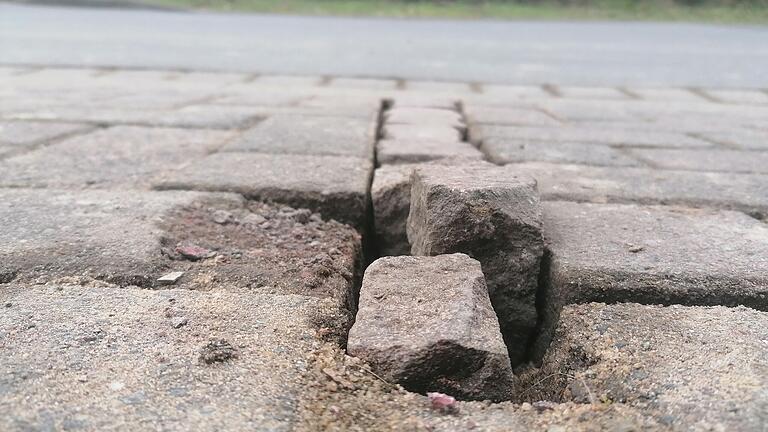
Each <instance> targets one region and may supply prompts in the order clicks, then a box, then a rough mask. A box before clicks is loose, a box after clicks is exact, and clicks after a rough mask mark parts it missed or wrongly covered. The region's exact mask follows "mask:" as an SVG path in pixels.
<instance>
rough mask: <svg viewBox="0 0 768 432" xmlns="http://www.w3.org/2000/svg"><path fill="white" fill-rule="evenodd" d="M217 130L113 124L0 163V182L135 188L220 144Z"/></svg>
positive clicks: (222, 133) (223, 138) (222, 138)
mask: <svg viewBox="0 0 768 432" xmlns="http://www.w3.org/2000/svg"><path fill="white" fill-rule="evenodd" d="M232 136H233V135H232V133H230V132H225V131H217V130H189V129H178V128H154V127H152V128H149V127H138V126H115V127H110V128H107V129H102V130H98V131H95V132H92V133H89V134H87V135H80V136H75V137H71V138H68V139H66V140H64V141H61V142H58V143H56V144H54V145H50V146H46V147H44V148H41V149H38V150H36V151H33V152H30V153H26V154H24V155H20V156H16V157H12V158H9V159H6V160H4V161H2V162H0V170H2V171H3V176H2V177H0V185H2V186H13V187H89V188H93V187H98V188H105V187H139V188H146V187H148V186H149V181H150V179H151V177H152V176H154V175H158V174H160V173H166V172H172V171H174V170H176V169H178V168H179V167H180V166H183V164H184V163H187V162H189V161H191V160H194V159H196V158H202V157H204V156H205V155H207V154H208V153H210V152H211V151H214V150H216V149H217V148H219V147H220V146H222V145H223V144H224V143H225V142H226V141H227V140H228V139H230V138H232Z"/></svg>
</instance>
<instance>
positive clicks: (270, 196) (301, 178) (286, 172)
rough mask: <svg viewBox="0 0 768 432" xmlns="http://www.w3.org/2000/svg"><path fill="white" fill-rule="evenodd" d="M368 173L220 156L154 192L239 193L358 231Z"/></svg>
mask: <svg viewBox="0 0 768 432" xmlns="http://www.w3.org/2000/svg"><path fill="white" fill-rule="evenodd" d="M372 171H373V166H372V163H371V161H369V160H366V159H362V158H354V157H341V156H306V155H271V154H260V153H235V152H223V153H216V154H212V155H210V156H208V157H206V158H204V159H201V160H198V161H196V162H194V163H192V164H190V165H188V166H186V167H184V168H182V169H180V170H178V171H176V172H173V173H170V174H168V175H164V176H162V177H160V178H158V179H157V180H156V181H155V187H156V188H157V189H161V190H163V189H184V190H204V191H223V192H237V193H240V194H243V195H245V196H246V197H248V198H252V199H259V200H267V201H274V202H277V203H282V204H287V205H290V206H292V207H297V208H308V209H311V210H313V211H317V212H319V213H321V214H322V215H323V216H324V217H326V218H334V219H337V220H339V221H341V222H345V223H350V224H352V225H355V226H356V227H362V226H363V225H364V221H365V212H366V208H367V200H368V185H369V181H370V177H371V175H372Z"/></svg>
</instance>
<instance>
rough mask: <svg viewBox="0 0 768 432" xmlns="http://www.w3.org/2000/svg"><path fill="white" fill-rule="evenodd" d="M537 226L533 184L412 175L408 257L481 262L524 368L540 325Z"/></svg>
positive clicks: (471, 175)
mask: <svg viewBox="0 0 768 432" xmlns="http://www.w3.org/2000/svg"><path fill="white" fill-rule="evenodd" d="M541 223H542V222H541V206H540V204H539V195H538V192H537V191H536V181H535V180H534V179H533V178H531V177H527V176H525V175H517V174H513V173H512V172H510V171H508V170H505V169H504V168H485V167H477V166H475V167H455V166H451V167H447V166H424V167H419V168H418V169H416V170H414V172H413V175H412V188H411V208H410V213H409V215H408V225H407V232H408V240H409V242H410V243H411V252H412V253H413V254H414V255H440V254H445V253H454V252H461V253H466V254H468V255H469V256H471V257H473V258H475V259H477V260H478V261H480V263H482V266H483V273H485V276H486V280H487V282H488V290H489V292H490V296H491V301H492V302H493V306H494V308H495V309H496V311H497V313H498V315H499V321H500V322H501V329H502V333H503V334H504V340H505V342H506V343H507V346H508V347H509V351H510V356H511V358H512V363H513V364H517V363H519V362H520V361H522V359H523V354H524V352H525V350H526V348H527V345H528V344H529V342H530V341H531V337H532V335H533V329H534V326H535V324H536V319H537V314H536V308H535V301H536V288H537V280H538V275H539V266H540V263H541V256H542V253H543V249H544V247H543V240H542V234H541Z"/></svg>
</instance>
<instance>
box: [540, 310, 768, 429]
mask: <svg viewBox="0 0 768 432" xmlns="http://www.w3.org/2000/svg"><path fill="white" fill-rule="evenodd" d="M766 333H768V313H766V312H758V311H755V310H752V309H748V308H744V307H737V308H725V307H679V306H677V307H675V306H673V307H661V306H643V305H637V304H614V305H605V304H600V303H590V304H584V305H573V306H569V307H567V308H565V309H564V310H563V314H562V316H561V320H560V324H559V325H558V329H557V332H556V339H555V342H554V343H553V345H552V347H551V348H550V351H549V352H548V354H547V358H546V359H545V367H547V369H548V370H549V371H554V374H553V375H552V376H551V377H550V378H549V380H555V381H556V383H554V384H553V385H552V387H554V388H557V387H560V388H561V389H562V390H561V394H560V397H561V398H562V399H564V400H574V401H578V402H590V401H593V400H596V401H604V402H606V403H618V404H622V403H623V404H625V405H629V406H632V407H634V408H636V409H639V410H641V412H643V413H645V414H646V415H649V416H651V417H653V418H655V419H656V420H657V421H658V422H659V423H660V424H662V425H666V427H667V428H670V429H671V430H761V429H764V427H765V425H766V424H768V391H766V388H768V373H766V371H768V361H767V360H766V359H768V345H766V343H765V335H766Z"/></svg>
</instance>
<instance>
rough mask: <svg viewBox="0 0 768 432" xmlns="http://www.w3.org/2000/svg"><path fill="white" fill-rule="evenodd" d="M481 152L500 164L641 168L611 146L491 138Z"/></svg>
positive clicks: (484, 142) (481, 148) (485, 141)
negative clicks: (519, 163) (554, 163)
mask: <svg viewBox="0 0 768 432" xmlns="http://www.w3.org/2000/svg"><path fill="white" fill-rule="evenodd" d="M480 150H481V151H482V152H483V153H485V154H486V155H487V156H488V160H490V161H491V162H494V163H497V164H502V165H503V164H508V163H515V162H532V161H542V162H556V163H574V164H585V165H605V166H637V165H641V163H640V162H638V161H637V160H635V159H633V158H631V157H628V156H626V155H625V154H624V153H622V152H621V151H620V150H618V149H615V148H612V147H610V146H607V145H595V144H585V143H580V142H546V141H521V140H516V139H508V138H495V137H491V138H488V139H486V140H483V142H482V144H481V145H480Z"/></svg>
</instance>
